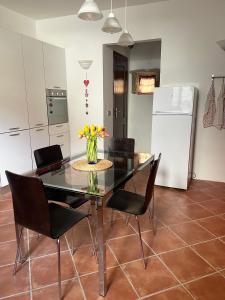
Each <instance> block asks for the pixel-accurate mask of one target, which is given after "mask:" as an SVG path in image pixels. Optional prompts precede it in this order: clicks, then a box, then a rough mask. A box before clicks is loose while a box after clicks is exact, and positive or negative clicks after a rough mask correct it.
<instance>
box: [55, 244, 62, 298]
mask: <svg viewBox="0 0 225 300" xmlns="http://www.w3.org/2000/svg"><path fill="white" fill-rule="evenodd" d="M56 245H57V254H58V288H59V300H61V294H62V289H61V262H60V239H57V240H56Z"/></svg>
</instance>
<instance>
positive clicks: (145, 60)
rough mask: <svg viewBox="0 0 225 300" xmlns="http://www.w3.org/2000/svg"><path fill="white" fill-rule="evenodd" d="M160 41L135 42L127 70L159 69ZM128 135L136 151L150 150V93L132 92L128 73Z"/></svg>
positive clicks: (151, 98) (130, 75) (151, 99)
mask: <svg viewBox="0 0 225 300" xmlns="http://www.w3.org/2000/svg"><path fill="white" fill-rule="evenodd" d="M160 59H161V41H152V42H149V43H141V44H136V45H135V46H134V48H133V49H131V51H130V63H129V70H130V71H132V70H138V69H139V70H141V69H160ZM129 83H130V86H129V96H128V137H132V138H134V139H135V149H136V151H138V152H148V153H150V152H151V132H152V103H153V96H152V95H136V94H133V93H132V74H131V73H130V74H129Z"/></svg>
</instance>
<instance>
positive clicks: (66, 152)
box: [50, 132, 70, 158]
mask: <svg viewBox="0 0 225 300" xmlns="http://www.w3.org/2000/svg"><path fill="white" fill-rule="evenodd" d="M50 145H60V147H61V150H62V154H63V158H66V157H69V156H70V136H69V132H64V133H59V134H55V135H50Z"/></svg>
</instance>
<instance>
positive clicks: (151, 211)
mask: <svg viewBox="0 0 225 300" xmlns="http://www.w3.org/2000/svg"><path fill="white" fill-rule="evenodd" d="M148 212H149V222H150V224H152V229H153V234H154V235H156V226H155V222H154V217H155V203H154V193H153V196H152V208H150V206H149V208H148Z"/></svg>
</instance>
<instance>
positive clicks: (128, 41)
mask: <svg viewBox="0 0 225 300" xmlns="http://www.w3.org/2000/svg"><path fill="white" fill-rule="evenodd" d="M118 44H119V45H120V46H123V47H128V46H132V45H134V40H133V38H132V36H131V34H130V33H129V31H128V30H127V0H125V25H124V30H123V33H122V34H121V36H120V38H119V41H118Z"/></svg>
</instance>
